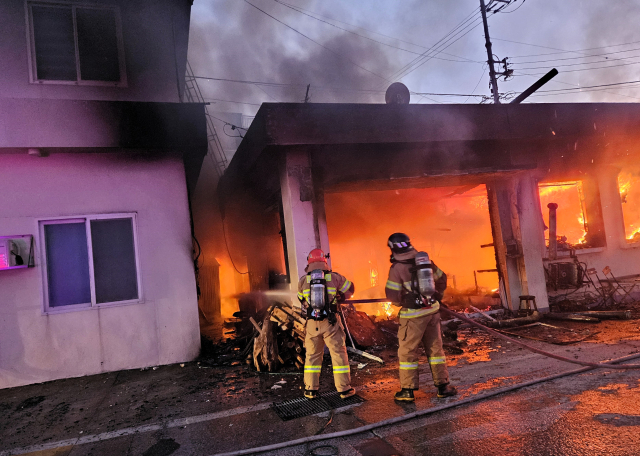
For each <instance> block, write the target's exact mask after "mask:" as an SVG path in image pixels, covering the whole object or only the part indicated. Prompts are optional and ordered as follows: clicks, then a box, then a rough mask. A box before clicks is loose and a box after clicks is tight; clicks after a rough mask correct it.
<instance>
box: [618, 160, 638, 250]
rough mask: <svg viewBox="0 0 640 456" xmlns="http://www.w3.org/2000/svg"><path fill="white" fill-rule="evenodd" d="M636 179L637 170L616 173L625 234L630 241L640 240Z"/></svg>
mask: <svg viewBox="0 0 640 456" xmlns="http://www.w3.org/2000/svg"><path fill="white" fill-rule="evenodd" d="M638 180H639V179H638V173H637V172H636V173H633V172H629V171H622V172H620V174H618V189H619V191H620V201H621V202H622V214H623V218H624V228H625V234H626V237H627V240H628V241H630V242H638V241H640V227H639V225H640V209H639V207H638V206H639V205H640V186H637V185H635V184H636V183H637V182H638Z"/></svg>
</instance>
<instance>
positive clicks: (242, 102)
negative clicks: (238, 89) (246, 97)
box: [204, 98, 262, 106]
mask: <svg viewBox="0 0 640 456" xmlns="http://www.w3.org/2000/svg"><path fill="white" fill-rule="evenodd" d="M204 101H221V102H224V103H236V104H246V105H252V106H261V105H262V103H248V102H246V101H232V100H222V99H220V98H205V100H204Z"/></svg>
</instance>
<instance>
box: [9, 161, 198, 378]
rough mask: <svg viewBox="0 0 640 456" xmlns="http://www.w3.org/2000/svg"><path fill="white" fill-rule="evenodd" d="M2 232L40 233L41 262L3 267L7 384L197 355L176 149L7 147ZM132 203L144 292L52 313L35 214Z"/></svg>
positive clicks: (105, 209)
mask: <svg viewBox="0 0 640 456" xmlns="http://www.w3.org/2000/svg"><path fill="white" fill-rule="evenodd" d="M0 195H2V197H1V198H0V236H4V235H18V234H33V235H34V236H35V240H36V256H35V264H36V266H35V267H34V268H30V269H18V270H9V271H0V388H7V387H12V386H18V385H25V384H29V383H37V382H42V381H47V380H54V379H59V378H66V377H75V376H82V375H89V374H96V373H100V372H105V371H114V370H120V369H130V368H139V367H145V366H153V365H158V364H169V363H175V362H183V361H187V360H191V359H194V358H195V357H196V356H197V354H198V351H199V348H200V338H199V327H198V308H197V297H196V288H195V278H194V271H193V263H192V261H191V236H190V226H189V213H188V204H187V191H186V185H185V178H184V168H183V165H182V161H181V160H180V159H178V158H170V157H166V158H158V157H155V158H153V157H150V156H148V155H147V156H144V155H139V156H135V157H133V156H125V155H124V154H97V153H91V154H90V153H75V154H52V155H50V156H48V157H33V156H29V155H27V154H26V153H20V154H0ZM123 212H135V213H136V214H137V224H138V226H137V230H138V231H137V232H138V249H139V264H140V270H141V275H142V289H143V292H144V301H143V302H142V303H137V304H130V305H122V306H117V307H108V308H100V309H86V310H78V311H72V312H66V313H60V314H49V315H46V314H44V312H43V276H42V272H43V271H42V268H41V258H40V247H41V240H40V239H39V238H38V219H39V218H50V217H58V216H70V215H87V214H104V213H123Z"/></svg>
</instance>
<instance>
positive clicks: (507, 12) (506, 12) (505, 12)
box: [500, 0, 527, 14]
mask: <svg viewBox="0 0 640 456" xmlns="http://www.w3.org/2000/svg"><path fill="white" fill-rule="evenodd" d="M516 1H517V0H516ZM526 1H527V0H522V3H520V6H518V7H517V8H514V9H512V10H511V11H503V10H501V11H500V12H501V13H504V14H511V13H515V12H516V11H518V10H519V9H520V8H522V5H524V2H526Z"/></svg>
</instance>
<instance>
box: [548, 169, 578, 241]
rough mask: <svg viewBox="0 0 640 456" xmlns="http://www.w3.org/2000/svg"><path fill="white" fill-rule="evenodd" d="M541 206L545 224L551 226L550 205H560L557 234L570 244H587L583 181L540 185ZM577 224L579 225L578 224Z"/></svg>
mask: <svg viewBox="0 0 640 456" xmlns="http://www.w3.org/2000/svg"><path fill="white" fill-rule="evenodd" d="M538 191H539V195H540V205H541V209H542V214H543V218H544V222H545V224H546V225H547V226H548V225H549V210H548V209H547V204H548V203H552V202H553V203H556V204H558V209H557V212H556V214H557V219H556V220H557V234H558V237H562V236H564V237H566V241H567V242H568V243H570V244H574V245H575V244H585V243H586V235H587V226H588V225H587V220H586V217H585V211H584V194H583V191H582V182H581V181H568V182H545V183H541V184H539V190H538ZM576 222H577V223H576Z"/></svg>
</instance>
